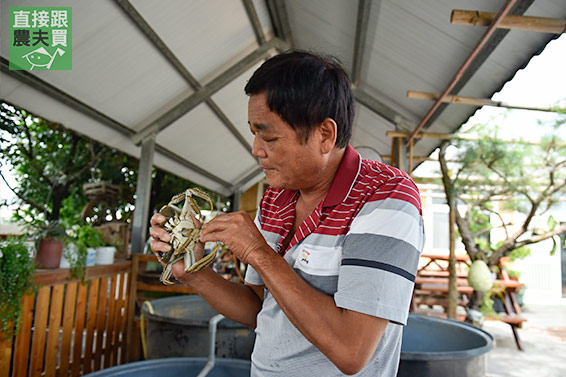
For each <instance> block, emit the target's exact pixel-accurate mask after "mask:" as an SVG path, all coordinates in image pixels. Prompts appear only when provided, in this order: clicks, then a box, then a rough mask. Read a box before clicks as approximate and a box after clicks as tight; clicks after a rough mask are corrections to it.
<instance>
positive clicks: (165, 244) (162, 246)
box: [149, 213, 204, 282]
mask: <svg viewBox="0 0 566 377" xmlns="http://www.w3.org/2000/svg"><path fill="white" fill-rule="evenodd" d="M191 216H192V218H193V221H194V223H195V226H196V227H197V228H200V227H201V224H200V221H198V220H197V219H196V217H194V215H193V214H191ZM166 221H167V218H166V217H165V216H163V215H162V214H160V213H156V214H155V215H153V216H152V217H151V221H150V224H151V227H150V228H149V234H150V236H151V237H152V238H153V241H151V251H153V253H154V254H155V256H156V257H157V260H158V261H159V263H161V265H162V266H163V267H164V268H165V266H167V264H166V263H163V262H162V261H161V259H160V258H159V254H158V253H165V252H168V251H170V250H171V244H169V242H170V241H171V235H170V234H169V232H167V231H166V230H165V229H163V227H162V225H163V224H164V223H165V222H166ZM193 253H194V255H195V257H196V260H200V259H201V258H202V257H203V255H204V243H203V242H197V243H196V244H195V247H194V250H193ZM171 272H172V273H173V276H175V279H177V280H179V281H183V282H185V281H184V280H186V279H185V278H186V277H187V275H189V273H187V272H185V263H184V262H183V260H180V261H178V262H176V263H175V264H174V265H173V266H172V269H171Z"/></svg>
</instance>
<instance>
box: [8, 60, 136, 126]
mask: <svg viewBox="0 0 566 377" xmlns="http://www.w3.org/2000/svg"><path fill="white" fill-rule="evenodd" d="M0 70H1V71H2V72H4V73H5V74H7V75H9V76H11V77H13V78H15V79H16V80H18V81H20V82H21V83H24V84H26V85H28V86H30V87H32V88H34V89H36V90H38V91H39V92H41V93H43V94H46V95H47V96H49V97H51V98H54V99H56V100H57V101H59V102H61V103H63V104H65V105H67V106H69V107H70V108H72V109H74V110H76V111H78V112H80V113H82V114H84V115H86V116H88V117H89V118H92V119H94V120H96V121H98V122H100V123H102V124H104V125H105V126H107V127H109V128H111V129H112V130H114V131H116V132H119V133H120V134H122V135H125V136H128V137H131V136H132V135H134V132H133V131H132V130H130V129H129V128H128V127H126V126H124V125H123V124H121V123H119V122H118V121H116V120H114V119H112V118H110V117H109V116H107V115H106V114H103V113H101V112H100V111H98V110H96V109H94V108H93V107H90V106H89V105H87V104H86V103H84V102H82V101H80V100H78V99H77V98H75V97H73V96H71V95H70V94H68V93H66V92H64V91H62V90H61V89H59V88H57V87H55V86H53V85H51V84H49V83H48V82H46V81H43V80H42V79H40V78H39V77H37V76H35V75H33V74H31V73H29V72H27V71H15V70H14V71H12V70H10V62H9V61H8V59H5V58H4V57H0Z"/></svg>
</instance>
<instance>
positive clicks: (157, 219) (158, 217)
mask: <svg viewBox="0 0 566 377" xmlns="http://www.w3.org/2000/svg"><path fill="white" fill-rule="evenodd" d="M165 221H167V218H166V217H165V216H163V215H162V214H160V213H156V214H155V215H153V216H151V220H150V224H151V225H162V224H163V223H164V222H165Z"/></svg>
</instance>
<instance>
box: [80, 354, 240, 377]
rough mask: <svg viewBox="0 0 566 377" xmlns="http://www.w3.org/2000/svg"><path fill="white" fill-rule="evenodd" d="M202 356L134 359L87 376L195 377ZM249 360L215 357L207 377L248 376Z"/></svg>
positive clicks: (202, 364)
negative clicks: (134, 360) (132, 361)
mask: <svg viewBox="0 0 566 377" xmlns="http://www.w3.org/2000/svg"><path fill="white" fill-rule="evenodd" d="M206 362H207V359H206V358H204V357H171V358H166V359H153V360H145V361H136V362H134V363H128V364H123V365H118V366H115V367H112V368H107V369H103V370H99V371H97V372H93V373H90V374H87V375H85V376H88V377H109V376H119V377H181V376H182V377H196V376H197V375H198V374H199V373H200V371H201V370H202V369H203V368H204V366H205V365H206ZM249 376H250V362H249V361H246V360H238V359H216V360H215V364H214V368H213V369H212V370H211V371H210V372H209V373H208V375H207V377H249Z"/></svg>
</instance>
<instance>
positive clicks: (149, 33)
mask: <svg viewBox="0 0 566 377" xmlns="http://www.w3.org/2000/svg"><path fill="white" fill-rule="evenodd" d="M115 1H116V3H117V4H118V5H119V6H120V7H121V8H122V10H123V11H124V12H125V13H126V15H128V17H130V19H131V20H132V21H133V22H134V24H136V26H137V27H138V28H139V29H140V30H141V31H142V32H143V33H144V34H145V36H146V37H147V38H148V39H149V40H150V41H151V43H152V44H153V45H154V46H155V47H157V49H158V50H159V52H161V54H162V55H163V56H164V57H165V59H167V61H168V62H169V63H171V65H172V66H173V67H174V68H175V69H176V70H177V72H179V74H180V75H181V76H182V77H183V78H184V79H185V80H186V81H187V83H189V85H190V86H191V87H192V88H193V89H194V90H199V89H202V85H201V84H200V83H199V82H198V80H197V79H196V78H195V77H194V76H193V75H192V74H191V73H190V72H189V70H188V69H187V68H186V67H185V66H184V65H183V63H181V61H180V60H179V59H178V58H177V57H176V56H175V54H173V52H172V51H171V50H170V49H169V47H167V45H166V44H165V42H163V40H162V39H161V38H160V37H159V35H157V33H156V32H155V31H154V30H153V28H152V27H151V26H150V25H149V24H148V23H147V22H146V21H145V19H144V18H143V17H142V16H141V14H139V12H138V11H137V10H136V9H135V8H134V6H133V5H132V4H131V3H130V2H129V1H128V0H115ZM252 6H253V5H252ZM256 18H257V17H256ZM205 102H206V104H207V105H208V107H209V108H210V110H212V112H213V113H214V114H215V115H216V116H217V117H218V119H220V121H221V122H222V123H223V124H224V126H226V128H227V129H228V131H230V133H231V134H232V135H233V136H234V137H235V138H236V139H237V140H238V141H239V142H240V144H241V145H242V146H243V147H244V149H246V150H247V151H248V153H249V154H250V155H252V147H251V145H250V144H249V143H248V141H247V140H246V139H245V138H244V137H243V136H242V134H241V133H240V132H239V131H238V129H237V128H236V126H234V124H233V123H232V121H231V120H230V119H229V118H228V116H226V114H224V112H223V111H222V110H221V109H220V107H219V106H218V105H217V104H216V102H214V101H213V100H212V98H210V97H208V98H206V99H205Z"/></svg>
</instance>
